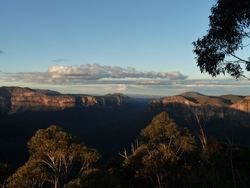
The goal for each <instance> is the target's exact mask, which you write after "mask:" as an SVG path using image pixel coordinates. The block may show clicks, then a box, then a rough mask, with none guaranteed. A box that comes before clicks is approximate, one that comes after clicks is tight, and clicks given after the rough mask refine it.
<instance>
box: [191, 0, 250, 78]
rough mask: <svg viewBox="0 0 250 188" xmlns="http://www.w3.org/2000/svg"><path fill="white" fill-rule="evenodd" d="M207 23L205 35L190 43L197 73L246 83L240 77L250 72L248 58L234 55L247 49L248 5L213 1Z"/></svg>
mask: <svg viewBox="0 0 250 188" xmlns="http://www.w3.org/2000/svg"><path fill="white" fill-rule="evenodd" d="M209 21H210V23H209V29H208V31H207V34H206V35H205V36H203V37H202V38H199V39H198V40H197V41H195V42H193V45H194V50H193V51H194V53H195V54H196V60H197V66H198V67H199V68H200V71H201V72H202V73H203V72H207V73H209V74H210V75H212V76H217V75H219V74H221V73H223V74H225V73H229V74H230V75H231V76H232V77H234V78H236V79H238V78H240V77H245V78H247V79H249V80H250V77H249V75H248V76H247V75H246V74H245V73H244V71H246V72H249V71H250V57H249V56H248V57H243V56H241V55H238V54H239V53H238V52H239V51H240V50H246V48H247V47H249V45H250V44H249V43H250V41H249V39H250V31H249V26H250V1H248V0H217V2H216V4H215V5H214V6H213V7H212V8H211V15H210V16H209Z"/></svg>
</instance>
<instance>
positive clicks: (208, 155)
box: [0, 111, 250, 188]
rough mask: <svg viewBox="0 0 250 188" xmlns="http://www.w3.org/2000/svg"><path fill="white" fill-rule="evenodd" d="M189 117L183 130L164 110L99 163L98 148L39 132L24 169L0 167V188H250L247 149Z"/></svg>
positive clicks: (55, 132) (58, 132)
mask: <svg viewBox="0 0 250 188" xmlns="http://www.w3.org/2000/svg"><path fill="white" fill-rule="evenodd" d="M193 115H194V116H190V118H189V123H190V124H192V126H189V127H183V126H179V125H178V124H177V123H176V122H175V121H174V120H173V119H171V118H170V117H169V115H168V114H167V113H166V112H165V111H164V112H161V113H159V114H157V115H156V116H154V117H153V119H151V123H149V124H148V126H146V127H145V128H143V129H142V130H141V131H140V134H139V136H138V137H137V138H135V139H134V142H132V143H131V146H130V147H125V148H124V150H120V151H117V155H114V156H113V157H111V158H109V159H108V160H107V161H105V162H102V163H101V164H100V163H98V160H100V159H101V153H100V152H99V151H98V150H97V149H93V148H91V147H88V146H87V145H85V144H84V143H83V142H82V141H81V140H80V139H79V138H77V137H76V136H74V135H72V134H69V133H67V132H65V131H64V130H63V129H62V128H61V127H59V126H55V125H52V126H49V127H48V128H45V129H39V130H37V131H36V133H35V134H34V135H33V136H32V137H31V138H30V139H29V140H28V142H27V147H28V152H29V157H28V160H27V161H26V162H25V163H24V164H23V165H21V166H20V167H18V168H16V167H15V166H13V165H11V164H8V163H5V164H1V165H0V173H1V175H0V177H1V179H0V181H1V186H2V187H13V188H18V187H20V188H22V187H23V188H24V187H25V188H27V187H55V188H59V187H65V188H70V187H72V188H73V187H74V188H77V187H79V188H80V187H116V188H117V187H249V186H250V181H249V176H250V149H249V148H248V147H243V146H240V145H236V144H234V140H233V138H229V137H228V138H227V139H226V141H225V142H221V141H218V139H217V138H216V137H215V136H212V135H211V136H207V134H206V130H205V126H207V125H206V123H207V121H209V119H206V117H205V116H204V115H202V114H198V113H196V114H193ZM110 147H112V145H110ZM2 155H4V153H2ZM15 156H16V157H17V156H18V153H16V155H15Z"/></svg>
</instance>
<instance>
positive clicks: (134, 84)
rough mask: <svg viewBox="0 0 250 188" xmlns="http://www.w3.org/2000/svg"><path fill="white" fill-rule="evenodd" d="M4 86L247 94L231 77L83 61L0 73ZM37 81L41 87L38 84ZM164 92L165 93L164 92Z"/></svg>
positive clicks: (242, 83)
mask: <svg viewBox="0 0 250 188" xmlns="http://www.w3.org/2000/svg"><path fill="white" fill-rule="evenodd" d="M0 82H2V83H4V84H3V85H11V84H12V83H13V84H16V85H19V86H20V85H24V86H26V87H27V86H31V87H36V88H37V87H40V86H44V87H45V88H46V89H56V90H58V91H60V92H67V93H92V94H93V93H96V94H100V93H109V92H122V93H149V94H159V95H165V96H166V95H172V94H179V93H182V92H186V91H199V92H201V93H204V94H212V95H219V94H222V93H224V94H228V93H232V94H245V95H249V84H250V83H249V81H246V80H239V81H236V80H234V79H228V78H224V79H212V78H211V79H190V78H188V76H187V75H183V74H181V73H180V72H178V71H176V72H156V71H140V70H137V69H135V68H133V67H126V68H123V67H120V66H113V67H112V66H105V65H100V64H93V65H90V64H85V65H79V66H78V65H75V66H52V67H49V68H48V70H47V71H46V72H18V73H8V72H4V71H2V72H0ZM37 84H40V86H37ZM164 93H165V94H164Z"/></svg>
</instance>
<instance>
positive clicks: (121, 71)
mask: <svg viewBox="0 0 250 188" xmlns="http://www.w3.org/2000/svg"><path fill="white" fill-rule="evenodd" d="M2 79H3V80H4V81H7V82H14V81H15V82H17V81H23V82H33V83H43V84H45V83H46V84H136V85H145V84H149V85H151V84H153V85H154V84H163V83H164V82H165V83H168V82H172V81H174V80H185V79H187V76H185V75H182V74H181V73H180V72H155V71H138V70H136V69H135V68H133V67H127V68H122V67H119V66H114V67H111V66H102V65H99V64H94V65H90V64H86V65H79V66H77V65H76V66H52V67H49V69H48V70H47V71H46V72H19V73H2Z"/></svg>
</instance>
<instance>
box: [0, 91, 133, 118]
mask: <svg viewBox="0 0 250 188" xmlns="http://www.w3.org/2000/svg"><path fill="white" fill-rule="evenodd" d="M131 101H132V99H131V98H129V97H127V96H125V95H123V94H109V95H105V96H91V95H69V94H68V95H65V94H60V93H56V92H48V91H47V90H45V91H43V90H33V89H30V88H21V87H0V113H1V114H6V113H7V114H13V113H16V112H20V111H25V110H36V111H39V110H63V109H65V108H74V107H80V108H84V107H91V106H92V107H99V108H121V107H126V106H127V105H129V104H130V102H131Z"/></svg>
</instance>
